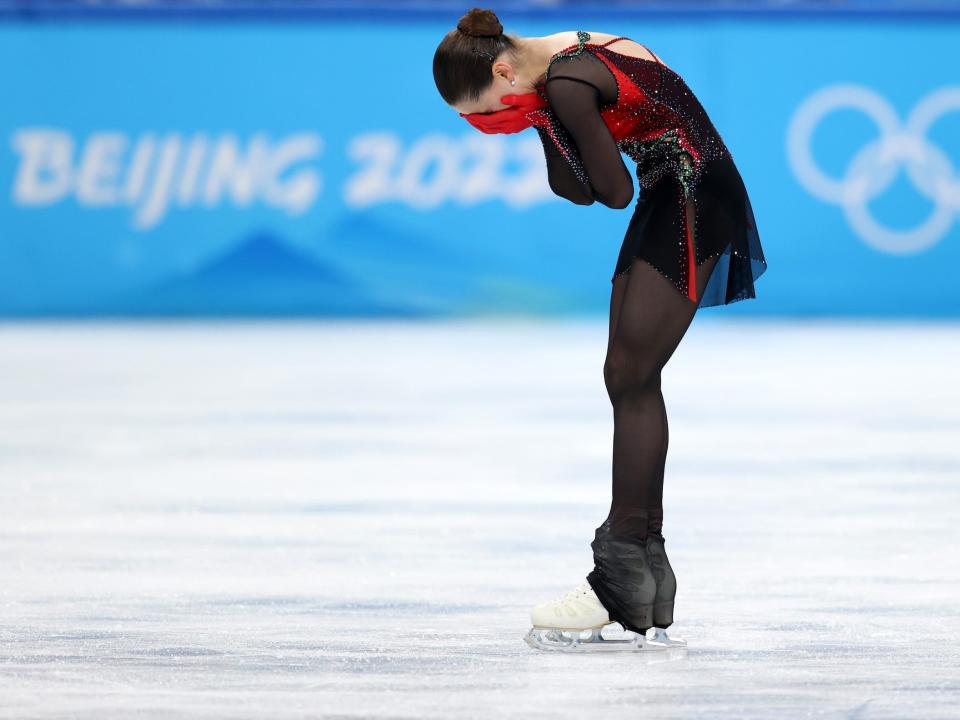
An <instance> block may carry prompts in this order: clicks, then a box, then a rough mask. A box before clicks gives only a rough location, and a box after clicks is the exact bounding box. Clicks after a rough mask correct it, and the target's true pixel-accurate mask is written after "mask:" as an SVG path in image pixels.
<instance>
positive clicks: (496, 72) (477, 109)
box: [451, 60, 519, 115]
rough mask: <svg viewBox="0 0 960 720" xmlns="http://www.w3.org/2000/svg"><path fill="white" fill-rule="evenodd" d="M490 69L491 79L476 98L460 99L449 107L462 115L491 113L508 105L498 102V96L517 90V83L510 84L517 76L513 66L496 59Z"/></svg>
mask: <svg viewBox="0 0 960 720" xmlns="http://www.w3.org/2000/svg"><path fill="white" fill-rule="evenodd" d="M491 70H492V72H493V80H492V82H491V83H490V85H488V86H487V89H486V90H484V91H483V92H482V93H480V97H478V98H477V99H476V100H468V99H464V100H461V101H460V102H458V103H457V104H456V105H452V106H451V107H453V109H454V110H456V111H457V112H461V113H463V114H464V115H469V114H470V113H492V112H496V111H497V110H503V109H504V108H507V107H509V105H504V104H503V103H502V102H500V98H501V97H502V96H504V95H511V94H515V93H517V92H519V91H518V90H517V85H511V84H510V81H511V80H515V79H516V77H517V76H516V73H515V72H514V70H513V66H512V65H511V64H510V63H508V62H503V61H499V60H498V61H497V62H495V63H494V64H493V67H492V68H491Z"/></svg>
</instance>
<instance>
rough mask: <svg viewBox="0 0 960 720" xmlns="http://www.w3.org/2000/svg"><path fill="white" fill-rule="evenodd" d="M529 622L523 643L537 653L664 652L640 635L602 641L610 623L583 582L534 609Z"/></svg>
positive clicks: (603, 610) (661, 647)
mask: <svg viewBox="0 0 960 720" xmlns="http://www.w3.org/2000/svg"><path fill="white" fill-rule="evenodd" d="M530 619H531V621H532V624H533V627H532V628H531V629H530V631H529V632H528V633H527V635H526V637H525V638H524V640H525V641H526V643H527V645H529V646H530V647H532V648H535V649H538V650H561V651H567V652H596V651H611V650H619V651H630V652H638V651H644V650H661V649H663V646H662V645H660V644H648V643H647V641H646V638H645V637H644V634H643V633H639V634H631V635H629V636H628V635H626V634H625V635H624V637H622V638H607V637H604V636H603V634H602V630H603V628H604V627H605V626H607V625H610V624H611V623H612V622H613V621H612V620H611V619H610V616H609V614H608V613H607V610H606V608H605V607H604V606H603V605H602V604H601V602H600V600H599V599H598V598H597V595H596V593H595V592H594V591H593V588H591V587H590V583H589V582H587V581H586V580H584V581H583V582H582V583H581V584H580V585H578V586H577V587H576V588H574V589H573V590H571V591H570V592H568V593H566V594H564V595H563V596H562V597H560V598H558V599H557V600H554V601H553V602H547V603H542V604H540V605H537V606H536V607H534V608H533V611H532V612H531V613H530ZM584 633H586V635H584Z"/></svg>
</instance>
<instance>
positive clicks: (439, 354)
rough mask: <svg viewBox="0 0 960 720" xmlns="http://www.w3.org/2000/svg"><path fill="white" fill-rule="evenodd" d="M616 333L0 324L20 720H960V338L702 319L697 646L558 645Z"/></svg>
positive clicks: (686, 361) (670, 537)
mask: <svg viewBox="0 0 960 720" xmlns="http://www.w3.org/2000/svg"><path fill="white" fill-rule="evenodd" d="M606 332H607V329H606V323H605V322H603V321H598V322H592V321H583V322H551V323H538V322H504V323H500V322H474V323H465V324H457V323H435V324H423V325H419V324H412V323H381V322H364V323H347V322H330V323H278V324H268V323H239V322H238V323H222V324H217V323H185V324H176V323H156V324H147V325H144V324H116V325H101V324H77V325H58V324H54V323H42V324H33V325H31V324H7V325H3V326H0V399H2V404H0V607H2V614H0V716H2V717H4V718H55V717H56V718H63V717H71V718H91V719H92V718H98V719H99V718H114V717H116V718H161V717H178V718H192V717H217V718H240V717H243V718H271V719H274V718H307V717H311V718H313V717H316V718H321V717H323V718H368V717H373V718H460V717H464V718H494V717H496V718H500V717H511V718H513V717H516V718H573V717H591V718H593V717H597V718H631V719H636V718H648V717H649V718H692V717H716V718H734V717H736V718H774V717H775V718H792V717H823V718H857V719H859V720H866V719H869V718H928V719H929V718H957V717H960V652H958V650H957V644H956V643H957V638H958V636H960V610H958V601H960V562H958V556H960V537H958V533H960V531H958V508H960V502H958V501H960V442H958V439H960V378H958V369H957V367H958V358H960V327H958V326H951V325H936V324H916V325H913V326H911V325H908V324H891V325H884V324H861V323H853V322H837V323H821V322H812V321H811V322H798V323H793V324H782V323H776V322H766V321H765V322H759V321H752V322H747V321H733V320H726V321H719V320H716V319H714V318H713V317H705V316H698V318H697V319H696V320H695V321H694V324H693V326H692V327H691V329H690V331H689V333H688V335H687V337H686V339H685V340H684V342H683V343H682V344H681V346H680V348H679V349H678V350H677V352H676V353H675V355H674V357H673V358H672V360H671V361H670V364H669V365H668V367H667V370H666V371H665V374H664V381H663V388H664V393H665V396H666V399H667V407H668V412H669V417H670V451H669V456H668V460H667V483H666V492H665V508H666V520H665V527H664V533H665V535H666V538H667V548H668V550H669V551H670V556H671V560H672V563H673V566H674V569H675V571H676V573H677V576H678V584H679V592H678V596H677V603H676V622H675V624H674V626H673V627H672V628H671V632H674V633H676V634H677V635H680V636H682V637H684V638H686V639H687V641H688V643H689V650H688V651H687V653H686V655H683V656H681V657H679V658H678V659H672V660H670V661H651V660H650V658H648V657H641V656H635V655H619V654H615V655H612V656H606V655H599V656H598V655H589V656H584V655H573V656H570V655H561V654H546V653H542V652H540V653H538V652H536V651H534V650H531V649H530V648H528V647H527V646H526V645H525V644H524V643H523V635H524V633H525V632H526V631H527V629H528V627H529V625H528V623H529V618H528V612H529V608H530V606H531V605H533V604H535V603H537V602H542V601H544V600H547V599H552V598H553V597H555V596H557V595H559V594H561V593H562V592H565V591H566V590H569V589H571V588H573V587H574V586H575V585H576V584H578V583H579V582H580V581H581V580H582V579H583V577H584V576H585V574H586V573H587V572H588V571H589V569H590V550H589V541H590V539H591V538H592V535H593V528H594V527H595V526H596V525H597V524H599V522H600V521H601V520H602V519H603V517H604V515H605V512H606V509H607V505H608V503H609V475H610V449H611V433H612V414H611V411H610V407H609V401H608V399H607V396H606V392H605V389H604V387H603V378H602V366H603V355H604V351H605V349H606Z"/></svg>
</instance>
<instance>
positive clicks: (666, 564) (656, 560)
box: [646, 533, 687, 647]
mask: <svg viewBox="0 0 960 720" xmlns="http://www.w3.org/2000/svg"><path fill="white" fill-rule="evenodd" d="M664 543H666V540H665V539H664V537H663V534H662V533H650V534H648V535H647V543H646V547H647V564H648V565H649V567H650V571H651V572H652V573H653V578H654V580H655V581H656V583H657V594H656V596H655V597H654V600H653V633H651V634H650V636H649V641H650V642H651V643H659V644H662V645H665V646H667V647H686V644H687V641H686V640H684V639H683V638H680V637H675V638H671V637H669V636H668V635H667V628H668V627H670V625H672V624H673V602H674V599H675V598H676V596H677V577H676V575H674V574H673V568H672V567H670V560H669V559H668V558H667V551H666V549H665V548H664Z"/></svg>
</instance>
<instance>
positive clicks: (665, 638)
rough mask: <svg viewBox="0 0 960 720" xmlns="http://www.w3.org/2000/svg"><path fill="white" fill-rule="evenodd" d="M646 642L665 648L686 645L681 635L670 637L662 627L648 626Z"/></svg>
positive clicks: (683, 646) (669, 648)
mask: <svg viewBox="0 0 960 720" xmlns="http://www.w3.org/2000/svg"><path fill="white" fill-rule="evenodd" d="M647 643H648V644H649V645H657V646H660V647H663V648H665V649H667V650H671V649H673V648H685V647H686V646H687V641H686V640H684V639H683V638H682V637H670V636H669V635H667V631H666V630H665V629H664V628H658V627H654V628H650V629H649V630H648V631H647Z"/></svg>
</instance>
